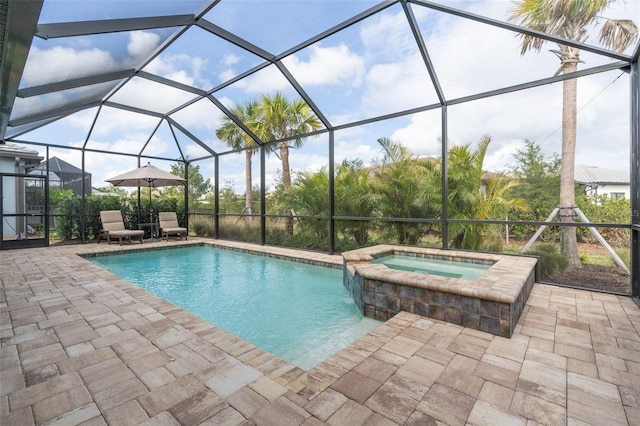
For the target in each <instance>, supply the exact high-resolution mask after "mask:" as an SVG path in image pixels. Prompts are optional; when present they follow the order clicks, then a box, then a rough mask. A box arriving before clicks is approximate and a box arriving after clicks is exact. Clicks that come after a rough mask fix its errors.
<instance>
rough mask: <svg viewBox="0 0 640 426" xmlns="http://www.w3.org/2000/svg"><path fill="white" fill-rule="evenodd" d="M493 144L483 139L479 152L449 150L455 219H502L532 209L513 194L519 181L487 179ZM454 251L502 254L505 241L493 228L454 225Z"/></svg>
mask: <svg viewBox="0 0 640 426" xmlns="http://www.w3.org/2000/svg"><path fill="white" fill-rule="evenodd" d="M490 143H491V138H490V137H489V136H483V137H482V139H481V140H480V143H479V144H478V147H477V148H476V150H475V151H471V150H470V145H469V144H466V145H462V146H455V147H453V148H451V149H450V150H449V189H450V191H449V198H448V200H449V209H450V217H451V218H453V219H477V220H487V219H500V218H503V217H504V216H505V215H506V214H507V213H508V212H510V211H518V212H524V211H528V210H529V205H528V204H527V203H526V201H525V200H524V199H522V198H514V197H512V196H511V191H512V190H513V189H514V188H515V187H517V186H518V184H519V183H518V181H517V180H514V179H508V178H506V177H505V176H504V175H502V174H490V175H488V177H487V176H485V173H484V171H483V168H482V166H483V164H484V159H485V156H486V154H487V150H488V148H489V144H490ZM450 229H451V234H452V235H453V239H452V244H451V245H452V247H453V248H463V249H468V250H479V249H491V250H494V251H499V246H501V245H502V240H501V238H500V236H499V235H494V234H495V232H494V233H492V232H491V228H487V226H486V225H479V224H475V223H470V224H468V223H463V224H458V223H454V224H451V226H450Z"/></svg>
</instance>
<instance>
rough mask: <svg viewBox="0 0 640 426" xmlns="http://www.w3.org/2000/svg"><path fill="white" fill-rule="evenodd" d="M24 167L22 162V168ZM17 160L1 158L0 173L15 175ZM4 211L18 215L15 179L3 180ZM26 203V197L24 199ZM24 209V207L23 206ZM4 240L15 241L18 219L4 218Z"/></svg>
mask: <svg viewBox="0 0 640 426" xmlns="http://www.w3.org/2000/svg"><path fill="white" fill-rule="evenodd" d="M23 167H24V162H21V164H20V168H23ZM15 172H16V167H15V159H14V158H11V157H0V173H15ZM2 195H3V198H2V211H3V212H6V213H16V212H17V207H18V197H17V196H16V180H15V179H13V178H6V177H5V178H3V179H2ZM22 202H23V203H24V197H23V198H22ZM22 208H23V209H24V205H23V206H22ZM2 220H3V224H2V238H3V239H6V238H10V239H13V238H15V237H16V235H17V225H18V223H17V218H15V217H3V218H2Z"/></svg>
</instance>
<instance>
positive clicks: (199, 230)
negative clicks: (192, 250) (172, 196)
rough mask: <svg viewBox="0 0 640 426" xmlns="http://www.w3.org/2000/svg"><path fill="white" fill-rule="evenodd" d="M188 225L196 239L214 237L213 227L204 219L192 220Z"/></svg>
mask: <svg viewBox="0 0 640 426" xmlns="http://www.w3.org/2000/svg"><path fill="white" fill-rule="evenodd" d="M189 225H190V228H191V232H192V233H193V234H195V236H197V237H215V233H216V232H215V231H216V230H215V227H214V225H213V223H211V222H210V221H208V220H206V219H193V220H191V221H190V222H189Z"/></svg>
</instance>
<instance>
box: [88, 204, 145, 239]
mask: <svg viewBox="0 0 640 426" xmlns="http://www.w3.org/2000/svg"><path fill="white" fill-rule="evenodd" d="M100 220H101V221H102V229H101V230H100V236H99V237H98V244H100V240H102V239H103V238H106V239H107V241H108V242H109V244H111V240H114V239H117V240H118V241H119V242H120V245H122V240H123V239H126V240H129V243H131V240H132V239H136V238H137V239H139V240H140V244H142V237H143V236H144V231H142V230H129V229H126V228H125V227H124V221H123V220H122V213H121V212H120V210H105V211H101V212H100Z"/></svg>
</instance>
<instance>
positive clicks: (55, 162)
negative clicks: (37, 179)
mask: <svg viewBox="0 0 640 426" xmlns="http://www.w3.org/2000/svg"><path fill="white" fill-rule="evenodd" d="M47 163H49V172H52V173H55V174H57V175H60V174H63V173H64V174H65V175H80V176H82V169H79V168H77V167H76V166H74V165H73V164H69V163H67V162H66V161H64V160H61V159H59V158H58V157H51V158H50V159H49V161H43V162H42V163H40V164H39V165H38V167H35V168H34V170H46V169H47ZM86 174H88V173H86V172H85V175H86Z"/></svg>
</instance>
